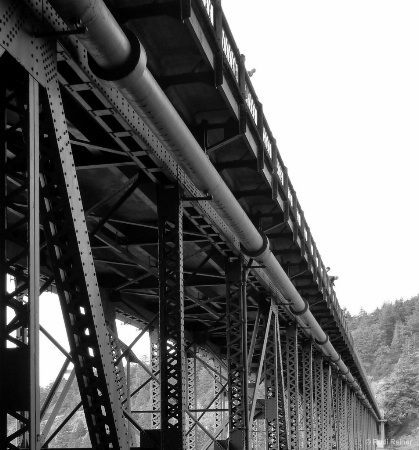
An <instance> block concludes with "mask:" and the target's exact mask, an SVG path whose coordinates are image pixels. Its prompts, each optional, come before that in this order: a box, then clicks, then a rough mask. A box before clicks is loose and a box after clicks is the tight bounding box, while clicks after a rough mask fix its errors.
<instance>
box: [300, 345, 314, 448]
mask: <svg viewBox="0 0 419 450" xmlns="http://www.w3.org/2000/svg"><path fill="white" fill-rule="evenodd" d="M302 369H303V407H304V423H305V448H307V450H312V449H314V444H313V396H314V386H313V345H312V342H311V341H306V342H305V343H304V344H303V352H302Z"/></svg>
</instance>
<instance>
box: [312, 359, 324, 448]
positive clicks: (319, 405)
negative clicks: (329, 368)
mask: <svg viewBox="0 0 419 450" xmlns="http://www.w3.org/2000/svg"><path fill="white" fill-rule="evenodd" d="M323 396H324V392H323V358H322V355H321V354H320V353H317V354H316V356H315V357H314V413H315V416H314V420H315V423H314V430H315V434H314V448H323V445H324V439H323V438H324V433H323V432H324V429H323V422H324V411H323V407H324V404H323Z"/></svg>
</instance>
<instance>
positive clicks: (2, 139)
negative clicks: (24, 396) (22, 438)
mask: <svg viewBox="0 0 419 450" xmlns="http://www.w3.org/2000/svg"><path fill="white" fill-rule="evenodd" d="M2 69H3V68H2ZM6 107H7V102H6V80H5V70H1V71H0V158H1V160H0V232H1V236H2V237H1V239H0V361H6V351H7V350H6V348H7V329H6V326H7V303H6V297H7V262H6V229H7V208H6V196H7V187H6V186H7V179H6V161H7V149H6ZM5 391H6V385H5V364H1V365H0V398H5V396H6V395H5V394H6V392H5ZM6 445H7V407H6V402H4V401H2V402H0V447H1V448H6Z"/></svg>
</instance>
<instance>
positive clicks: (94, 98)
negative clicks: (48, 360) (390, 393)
mask: <svg viewBox="0 0 419 450" xmlns="http://www.w3.org/2000/svg"><path fill="white" fill-rule="evenodd" d="M0 17H1V21H0V34H1V38H0V55H1V58H0V65H1V70H0V78H1V82H0V103H1V107H0V115H1V127H0V147H1V152H2V158H3V163H2V164H1V165H0V176H1V180H2V182H1V189H0V198H1V219H0V223H1V236H2V239H1V241H0V248H1V251H0V254H1V260H0V261H1V262H0V264H1V274H2V276H1V279H0V283H1V288H0V293H1V302H0V340H1V345H0V364H1V365H0V368H1V369H0V448H1V449H16V448H30V449H31V450H37V449H40V448H48V445H51V441H52V439H53V437H54V436H56V435H57V434H59V432H60V430H62V428H63V426H64V425H65V423H67V422H68V420H69V418H71V416H72V415H73V414H75V412H76V411H77V409H79V408H81V410H82V411H84V417H85V421H86V425H87V429H88V432H89V437H90V441H91V445H92V447H93V448H95V449H110V448H113V449H129V448H154V449H190V450H192V449H199V450H206V449H230V450H239V449H245V450H250V449H251V448H254V449H256V448H257V449H259V448H266V449H289V450H294V449H300V448H302V449H341V450H352V449H373V448H375V445H374V439H376V438H377V429H378V426H379V424H380V420H381V417H380V412H379V410H378V407H377V404H376V401H375V399H374V396H373V394H372V391H371V389H370V386H369V383H368V379H367V377H366V374H365V372H364V370H363V367H362V364H361V362H360V360H359V358H358V356H357V353H356V349H355V348H354V345H353V341H352V337H351V335H350V332H349V331H348V328H347V325H346V323H345V318H344V316H343V313H342V311H341V309H340V308H339V305H338V302H337V299H336V295H335V292H334V289H333V279H332V278H331V277H329V275H328V274H327V270H326V268H325V265H324V264H323V262H322V260H321V257H320V254H319V252H318V249H317V247H316V243H315V241H314V238H313V236H312V235H311V232H310V228H309V226H308V224H307V222H306V220H305V217H304V213H303V210H302V208H301V206H300V204H299V202H298V198H297V196H296V194H295V190H294V188H293V185H292V183H291V180H290V179H289V178H288V174H287V169H286V166H285V165H284V163H283V161H282V159H281V156H280V154H279V152H278V148H277V146H276V143H275V139H274V137H273V135H272V133H271V131H270V128H269V125H268V122H267V119H266V118H265V116H264V114H263V108H262V104H261V103H260V101H259V99H258V98H257V95H256V93H255V91H254V89H253V87H252V83H251V81H250V78H249V74H248V73H247V71H246V67H245V58H244V56H243V55H241V54H240V52H239V50H238V47H237V45H236V43H235V41H234V39H233V36H232V34H231V32H230V29H229V26H228V23H227V20H226V18H225V17H224V14H223V11H222V7H221V0H118V1H116V0H114V1H112V0H109V1H107V2H106V6H105V4H104V2H103V0H73V1H70V0H50V2H49V3H48V2H47V1H46V0H43V1H40V0H19V1H16V0H1V1H0ZM9 277H13V279H14V285H13V287H12V288H11V287H10V286H8V281H7V280H8V278H9ZM46 290H52V291H53V292H55V293H56V294H58V298H59V301H60V305H61V309H62V313H63V318H64V322H65V327H66V331H67V335H68V341H69V346H70V352H69V353H68V352H67V351H66V350H65V349H64V348H62V347H61V346H60V344H59V343H58V342H56V340H55V339H54V337H53V336H50V335H49V334H48V332H47V329H48V323H46V324H40V323H39V295H40V294H41V293H43V292H45V291H46ZM115 319H120V320H122V321H123V322H127V323H130V324H134V325H135V326H136V327H138V329H139V330H141V331H139V333H140V334H139V336H138V338H139V337H140V336H142V335H144V334H145V333H148V334H149V336H150V345H151V351H150V363H149V364H146V363H144V362H142V361H141V360H139V359H138V358H137V357H136V356H135V355H134V353H133V351H132V350H131V348H132V345H127V344H130V343H124V342H122V341H121V340H120V339H119V338H118V335H117V329H116V325H115ZM51 320H53V319H51ZM42 325H44V326H45V328H43V326H42ZM41 332H42V333H44V334H45V335H47V336H48V338H49V339H50V340H51V341H52V342H54V343H55V345H56V346H57V347H58V348H59V349H60V350H61V351H62V353H63V354H64V358H65V361H64V364H63V367H62V369H61V371H60V373H59V375H58V377H57V379H56V381H55V382H54V383H53V385H52V388H51V391H50V392H49V394H48V395H47V397H46V399H45V400H44V402H43V404H42V405H41V404H40V394H39V370H40V368H39V334H40V333H41ZM124 360H126V364H125V365H126V368H124V366H123V361H124ZM135 364H137V365H139V366H140V368H141V370H143V371H144V372H145V373H146V374H147V379H146V381H145V382H144V383H142V385H140V386H137V385H133V382H132V380H131V376H130V372H131V367H132V366H133V365H135ZM71 365H72V366H73V367H74V370H73V372H72V374H71V375H70V377H69V380H68V381H65V379H63V376H64V374H65V373H66V371H67V369H68V367H71ZM198 366H199V367H200V368H203V369H204V371H206V372H207V373H208V374H210V375H211V380H212V381H211V382H212V388H211V389H210V392H212V397H211V398H209V399H208V398H207V399H206V401H205V402H204V403H203V400H202V399H201V398H200V395H201V394H200V390H201V387H200V386H199V382H198V377H197V371H198V370H197V367H198ZM74 377H75V379H76V380H77V385H78V388H79V391H80V398H81V401H80V403H79V404H78V405H77V407H76V408H75V410H73V411H72V412H71V413H70V414H69V416H67V417H65V418H63V417H61V419H60V420H61V422H60V421H59V420H58V419H57V412H58V410H59V408H60V404H61V403H62V401H63V398H64V396H65V395H66V392H67V391H68V385H69V383H70V381H71V380H72V379H73V378H74ZM63 383H65V385H64V388H62V386H63ZM60 386H61V388H60V389H59V387H60ZM136 396H149V397H150V409H149V410H144V411H137V412H136V411H134V410H133V409H132V408H131V404H132V399H134V398H135V397H136ZM144 416H147V417H148V418H149V422H148V423H149V425H148V426H144V425H141V423H144V422H141V417H144ZM11 418H12V419H13V421H14V424H15V425H14V427H13V429H12V430H11V429H10V427H8V423H9V422H10V419H11ZM57 420H58V422H57ZM41 424H42V426H41ZM198 435H200V436H201V438H202V436H203V437H204V439H200V440H199V444H198V439H197V436H198ZM49 448H51V447H49Z"/></svg>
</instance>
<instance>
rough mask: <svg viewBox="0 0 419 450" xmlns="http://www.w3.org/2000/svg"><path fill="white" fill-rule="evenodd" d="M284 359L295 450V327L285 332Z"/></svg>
mask: <svg viewBox="0 0 419 450" xmlns="http://www.w3.org/2000/svg"><path fill="white" fill-rule="evenodd" d="M286 358H287V365H286V370H287V393H288V417H289V444H290V450H297V449H298V448H299V446H300V433H299V424H300V418H299V416H300V411H299V376H298V335H297V330H296V326H295V325H290V326H289V327H287V330H286Z"/></svg>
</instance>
